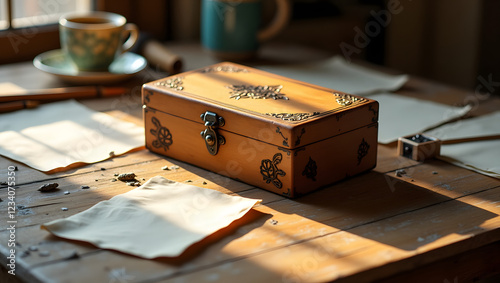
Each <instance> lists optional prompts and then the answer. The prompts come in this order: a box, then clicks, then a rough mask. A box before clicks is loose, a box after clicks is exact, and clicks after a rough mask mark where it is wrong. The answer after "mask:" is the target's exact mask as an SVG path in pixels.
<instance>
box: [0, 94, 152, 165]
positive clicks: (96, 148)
mask: <svg viewBox="0 0 500 283" xmlns="http://www.w3.org/2000/svg"><path fill="white" fill-rule="evenodd" d="M142 146H144V128H143V127H139V126H136V125H134V124H132V123H129V122H124V121H122V120H119V119H116V118H114V117H112V116H109V115H107V114H104V113H100V112H96V111H93V110H91V109H88V108H86V107H85V106H83V105H81V104H80V103H78V102H76V101H74V100H69V101H63V102H56V103H50V104H44V105H41V106H39V107H38V108H36V109H26V110H20V111H16V112H12V113H6V114H1V115H0V155H3V156H6V157H8V158H11V159H14V160H17V161H19V162H22V163H24V164H26V165H28V166H31V167H33V168H35V169H38V170H40V171H44V172H49V171H51V170H54V169H62V168H63V167H67V166H69V165H71V164H74V163H77V162H84V163H94V162H98V161H102V160H104V159H107V158H109V157H110V152H114V154H116V155H119V154H123V153H125V152H128V151H130V150H132V149H135V148H138V147H142Z"/></svg>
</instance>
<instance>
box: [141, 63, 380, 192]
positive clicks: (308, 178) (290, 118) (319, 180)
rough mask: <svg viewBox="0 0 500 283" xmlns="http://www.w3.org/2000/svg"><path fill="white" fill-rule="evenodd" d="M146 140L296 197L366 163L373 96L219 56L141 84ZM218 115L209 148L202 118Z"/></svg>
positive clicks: (371, 159) (371, 147)
mask: <svg viewBox="0 0 500 283" xmlns="http://www.w3.org/2000/svg"><path fill="white" fill-rule="evenodd" d="M143 103H144V105H145V108H144V121H145V129H146V147H147V148H148V149H150V150H151V151H153V152H156V153H159V154H163V155H166V156H169V157H173V158H176V159H178V160H182V161H186V162H188V163H191V164H195V165H197V166H200V167H203V168H205V169H208V170H210V171H213V172H216V173H218V174H222V175H225V176H228V177H231V178H233V179H238V180H242V181H244V182H247V183H249V184H252V185H255V186H257V187H261V188H264V189H267V190H269V191H272V192H275V193H278V194H282V195H285V196H288V197H296V196H299V195H302V194H305V193H308V192H311V191H313V190H316V189H318V188H321V187H323V186H325V185H328V184H331V183H333V182H336V181H339V180H342V179H344V178H346V177H349V176H353V175H356V174H359V173H361V172H364V171H366V170H369V169H371V168H373V167H374V166H375V163H376V156H377V149H376V146H375V145H376V144H377V129H378V126H377V125H378V124H377V121H378V104H377V102H375V101H373V100H370V99H366V98H362V97H357V96H353V95H350V94H346V93H342V92H339V91H336V90H331V89H326V88H322V87H319V86H314V85H311V84H307V83H303V82H299V81H295V80H291V79H287V78H284V77H280V76H277V75H273V74H270V73H266V72H263V71H260V70H257V69H254V68H250V67H246V66H242V65H238V64H233V63H220V64H216V65H212V66H208V67H205V68H202V69H198V70H194V71H190V72H186V73H182V74H178V75H175V76H172V77H168V78H164V79H161V80H157V81H154V82H151V83H148V84H146V85H144V86H143ZM207 111H209V112H212V113H214V114H216V115H217V117H222V118H223V119H224V120H223V121H224V122H223V124H222V125H215V126H214V128H215V130H214V132H213V135H220V136H222V137H224V140H223V142H222V143H223V144H219V145H216V147H217V153H216V154H214V153H213V152H210V150H208V151H207V147H206V146H205V140H204V139H203V137H205V135H202V136H203V137H200V133H201V132H203V131H204V129H206V128H207V126H206V123H205V122H204V121H202V119H200V115H203V114H204V113H206V112H207Z"/></svg>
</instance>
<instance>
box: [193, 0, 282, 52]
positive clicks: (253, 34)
mask: <svg viewBox="0 0 500 283" xmlns="http://www.w3.org/2000/svg"><path fill="white" fill-rule="evenodd" d="M275 1H276V13H275V16H274V18H273V20H272V21H271V23H270V24H269V25H268V26H267V27H265V28H264V29H261V30H260V29H259V27H260V26H261V14H262V0H202V3H201V43H202V45H203V47H204V48H205V49H207V50H209V51H210V52H211V53H212V54H214V55H215V56H216V57H219V58H221V59H225V60H244V59H249V58H252V57H253V56H255V54H256V51H257V50H258V48H259V45H260V43H262V42H264V41H266V40H268V39H270V38H272V37H274V36H275V35H277V34H278V33H279V32H280V31H281V30H282V29H283V28H284V27H285V26H286V24H287V23H288V20H289V18H290V11H291V10H290V3H289V1H288V0H275Z"/></svg>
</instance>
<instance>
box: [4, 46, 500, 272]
mask: <svg viewBox="0 0 500 283" xmlns="http://www.w3.org/2000/svg"><path fill="white" fill-rule="evenodd" d="M172 48H173V49H174V50H175V51H177V52H179V53H180V54H181V55H185V59H186V60H187V64H186V65H187V66H188V68H191V67H194V66H195V65H196V64H200V65H203V64H205V63H210V60H211V59H207V57H204V55H203V54H202V53H200V52H199V50H198V49H197V47H191V49H190V48H185V47H183V46H173V47H172ZM190 52H194V53H190ZM193 54H197V55H196V56H198V57H199V58H205V59H204V60H205V61H206V62H205V61H203V62H202V61H200V60H199V58H196V56H194V55H193ZM193 56H194V57H193ZM200 56H201V57H200ZM0 73H1V76H0V78H1V79H2V80H4V81H5V80H10V81H14V82H17V83H22V82H23V81H24V80H26V82H27V85H28V87H40V86H42V87H53V86H56V85H58V84H59V82H57V81H55V80H54V79H53V78H51V77H49V76H47V75H45V74H42V73H40V72H37V71H36V70H35V69H34V68H33V67H31V64H30V63H22V64H15V65H10V66H5V67H0ZM20 76H21V77H20ZM156 76H161V74H157V73H156V72H154V71H152V70H148V71H146V72H145V73H143V74H142V76H139V77H138V78H136V79H135V80H134V81H132V82H129V84H130V85H131V94H130V95H128V96H125V97H121V98H113V99H107V100H90V101H84V103H85V104H86V105H88V106H90V107H92V108H94V109H97V110H99V111H105V112H111V113H112V114H113V113H115V114H116V113H118V111H119V112H124V113H126V114H129V115H130V117H131V118H130V119H131V120H135V121H136V122H137V123H141V105H140V100H139V90H140V88H139V86H140V84H142V83H143V82H145V81H148V80H152V79H155V78H156ZM21 85H22V84H21ZM400 93H401V94H403V95H410V96H418V97H424V98H427V99H431V100H436V101H442V102H445V103H451V104H460V103H463V102H467V99H469V98H471V97H472V96H473V95H474V94H473V93H468V92H464V91H460V90H457V89H453V88H450V87H448V86H443V85H439V84H435V83H431V82H427V81H424V80H420V79H416V78H412V79H411V80H410V82H409V83H408V84H407V85H406V87H405V88H404V89H403V90H401V91H400ZM480 102H481V103H480V104H479V105H478V107H476V108H475V110H474V114H483V113H488V112H491V111H493V110H495V109H496V110H498V109H500V107H499V106H500V102H499V99H498V98H495V97H490V98H489V99H488V100H487V101H480ZM0 118H1V116H0ZM378 150H379V157H378V165H377V167H376V168H375V169H374V170H373V171H371V172H368V173H366V174H363V175H361V176H358V177H355V178H352V179H349V180H346V181H344V182H340V183H337V184H334V185H332V186H330V187H328V188H325V189H323V190H320V191H318V192H315V193H312V194H310V195H307V196H304V197H302V198H299V199H296V200H290V199H286V198H283V197H281V196H279V195H275V194H273V193H269V192H267V191H264V190H261V189H258V188H254V187H252V186H249V185H246V184H244V183H240V182H237V181H235V180H230V179H227V178H224V177H221V176H218V175H215V174H213V173H209V172H207V171H205V170H203V169H200V168H197V167H194V166H191V165H188V164H185V163H183V162H180V161H177V160H173V159H169V158H165V157H162V156H158V155H155V154H152V153H150V152H148V151H147V150H141V151H137V152H134V153H130V154H126V155H124V156H120V157H116V158H113V159H111V160H107V161H104V162H100V163H97V164H92V165H88V166H84V167H81V168H78V169H73V170H69V171H66V172H61V173H57V174H53V175H46V174H43V173H41V172H39V171H36V170H33V169H31V168H29V167H27V166H25V165H22V164H19V163H17V162H15V161H12V160H9V159H6V158H1V157H0V176H1V180H0V181H4V180H5V179H6V176H7V171H8V166H17V168H18V171H16V187H17V189H16V191H17V194H16V205H18V206H21V208H19V210H18V214H17V216H16V220H17V221H18V222H17V225H16V242H17V250H16V274H17V275H16V276H15V277H13V276H10V275H8V274H6V270H5V267H6V263H7V258H6V257H7V255H8V253H9V251H8V247H7V243H8V238H9V233H10V232H9V231H8V230H6V223H7V222H6V221H7V220H8V219H7V209H6V207H7V192H6V189H5V187H2V188H1V189H0V197H1V198H2V199H3V202H0V211H2V213H1V214H0V218H1V223H2V230H1V231H0V252H1V254H2V255H1V257H0V262H1V265H2V268H3V269H4V270H3V273H2V275H1V276H0V282H16V280H19V281H24V282H213V281H217V282H219V281H220V282H318V281H336V282H373V281H381V282H468V281H472V280H478V279H483V278H486V277H488V276H489V275H493V274H497V273H499V270H500V257H498V254H500V216H499V214H500V180H498V179H494V178H490V177H487V176H484V175H481V174H478V173H475V172H472V171H469V170H466V169H462V168H458V167H455V166H453V165H451V164H448V163H445V162H442V161H438V160H431V161H426V162H425V163H418V162H415V161H412V160H409V159H406V158H403V157H400V156H398V155H397V154H396V147H395V145H389V146H383V145H379V147H378ZM172 165H178V166H179V167H180V168H179V169H178V170H170V171H166V170H162V167H163V166H172ZM401 168H404V169H405V170H406V173H407V174H406V175H404V176H402V177H398V176H396V175H395V171H396V170H397V169H401ZM104 169H105V170H104ZM130 171H132V172H135V174H136V175H138V178H140V179H142V178H144V179H146V180H147V179H149V178H151V177H153V176H156V175H161V176H164V177H166V178H169V179H172V180H175V181H179V182H185V181H187V180H191V181H192V184H194V185H197V186H201V187H206V188H210V189H215V190H219V191H222V192H225V193H228V194H236V195H241V196H245V197H251V198H260V199H262V200H263V202H262V205H260V206H258V207H256V208H255V210H252V211H251V212H250V213H249V214H247V215H246V216H245V217H244V218H243V219H242V220H239V221H237V222H236V223H233V224H232V225H230V226H229V227H228V228H226V229H223V230H221V231H219V232H218V233H216V234H215V235H213V236H210V237H208V238H207V239H205V240H203V241H202V242H201V243H200V244H198V245H195V246H193V247H192V248H190V249H189V250H188V251H187V252H186V253H185V254H184V255H182V256H181V257H180V258H174V259H170V258H161V259H156V260H145V259H141V258H137V257H133V256H129V255H126V254H122V253H118V252H114V251H109V250H102V249H98V248H95V247H94V246H92V245H89V244H85V243H81V242H75V241H66V240H61V239H59V238H56V237H54V236H51V235H50V234H49V233H48V232H46V231H45V230H41V229H40V224H42V223H45V222H47V221H50V220H54V219H58V218H61V217H67V216H69V215H72V214H76V213H78V212H81V211H84V210H86V209H88V208H90V207H91V206H93V205H94V204H96V203H98V202H99V201H102V200H106V199H109V198H111V197H112V196H114V195H117V194H121V193H124V192H127V191H129V190H131V189H133V187H129V186H126V185H125V184H123V183H121V182H111V181H110V180H111V179H112V178H113V177H114V176H113V175H114V174H115V173H123V172H130ZM49 182H57V183H59V187H60V188H61V190H60V191H59V192H55V193H50V194H40V193H39V192H38V191H37V189H38V188H39V187H40V186H41V185H42V184H45V183H49ZM204 182H206V184H204ZM82 185H88V186H90V189H86V190H83V189H81V186H82ZM64 191H69V192H70V194H69V195H64V194H63V192H64ZM62 207H67V208H68V211H62V210H61V208H62ZM271 220H273V221H271ZM124 221H125V219H124ZM131 229H133V227H131ZM141 240H142V239H137V241H141ZM30 247H31V248H33V247H36V248H37V251H30ZM26 251H30V252H29V254H26ZM23 253H25V254H24V255H23V256H22V255H21V254H23Z"/></svg>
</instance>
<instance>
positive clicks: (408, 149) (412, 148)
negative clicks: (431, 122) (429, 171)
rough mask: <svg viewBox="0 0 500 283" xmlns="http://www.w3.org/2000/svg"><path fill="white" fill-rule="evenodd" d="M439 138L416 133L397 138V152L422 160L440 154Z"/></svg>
mask: <svg viewBox="0 0 500 283" xmlns="http://www.w3.org/2000/svg"><path fill="white" fill-rule="evenodd" d="M440 151H441V140H440V139H438V138H435V137H430V136H424V135H422V134H416V135H412V136H406V137H400V138H399V139H398V153H399V155H402V156H404V157H407V158H410V159H413V160H416V161H424V160H425V159H429V158H434V157H436V156H438V155H439V154H440Z"/></svg>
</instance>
